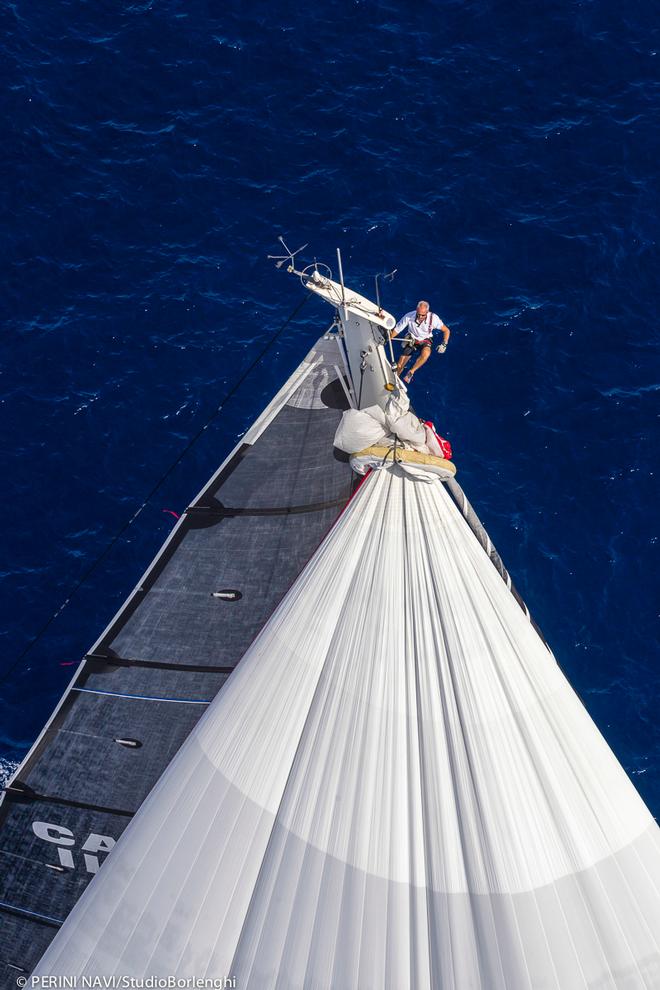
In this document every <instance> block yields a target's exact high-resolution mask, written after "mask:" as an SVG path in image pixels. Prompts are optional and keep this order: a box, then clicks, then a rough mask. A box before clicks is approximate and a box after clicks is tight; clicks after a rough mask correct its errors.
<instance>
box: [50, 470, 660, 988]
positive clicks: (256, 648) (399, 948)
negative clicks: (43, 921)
mask: <svg viewBox="0 0 660 990" xmlns="http://www.w3.org/2000/svg"><path fill="white" fill-rule="evenodd" d="M35 974H36V975H38V976H46V975H62V976H72V975H76V976H79V977H80V976H82V975H87V976H111V975H129V976H135V977H147V976H161V977H169V976H172V975H176V976H177V977H182V978H183V977H213V978H216V979H221V978H223V977H224V978H233V979H234V980H235V985H236V986H237V987H240V988H242V990H247V988H249V990H266V988H281V990H283V988H305V990H308V988H309V990H311V988H315V990H316V988H326V987H327V988H330V987H333V988H334V987H338V986H341V987H344V988H356V990H358V988H359V990H369V988H373V990H383V988H398V990H400V988H414V990H424V988H434V990H436V988H440V987H442V988H452V990H470V988H483V990H522V988H532V987H534V988H556V990H574V988H575V990H577V988H587V987H589V988H596V987H598V988H599V990H605V988H624V987H625V988H652V987H655V988H657V987H658V986H660V842H659V837H658V828H657V826H656V824H655V822H654V820H653V818H652V816H651V815H650V813H649V812H648V810H647V809H646V807H645V806H644V804H643V802H642V801H641V799H640V797H639V796H638V794H637V792H636V791H635V789H634V787H633V786H632V784H631V782H630V781H629V780H628V778H627V776H626V774H625V773H624V771H623V769H622V768H621V766H620V765H619V764H618V762H617V760H616V759H615V757H614V755H613V754H612V752H611V750H610V749H609V748H608V746H607V744H606V743H605V741H604V739H603V738H602V736H601V735H600V733H599V732H598V730H597V729H596V727H595V725H594V724H593V722H592V721H591V719H590V718H589V715H588V714H587V712H586V711H585V709H584V707H583V706H582V704H581V703H580V701H579V699H578V698H577V697H576V695H575V693H574V692H573V691H572V689H571V687H570V685H569V684H568V682H567V681H566V679H565V677H564V676H563V674H562V672H561V671H560V669H559V667H558V666H557V665H556V663H555V662H554V660H553V658H552V655H551V654H550V653H549V652H548V650H547V649H546V647H545V646H544V645H543V643H542V642H541V640H540V639H539V637H538V636H537V634H536V632H535V631H534V629H533V628H532V626H531V625H530V624H529V622H528V621H527V618H526V616H525V614H524V612H523V611H522V610H521V609H520V608H519V606H518V604H517V603H516V601H515V600H514V599H513V597H512V595H511V594H510V592H509V590H508V588H507V587H506V585H505V584H504V582H503V581H502V580H501V578H500V576H499V574H498V573H497V571H496V570H495V568H494V567H493V566H492V564H491V562H490V560H489V558H488V557H487V555H486V554H485V553H484V551H483V549H482V547H481V546H480V545H479V543H478V542H477V540H476V539H475V537H474V535H473V534H472V533H471V531H470V530H469V528H468V527H467V526H466V525H465V522H464V520H463V518H462V517H461V514H460V513H459V511H458V509H457V508H456V506H455V505H454V503H453V502H452V501H451V500H450V498H449V496H448V495H447V493H446V491H445V490H444V488H443V486H442V484H441V483H440V482H439V481H437V480H432V481H422V480H415V479H413V478H411V477H410V476H408V475H404V474H402V473H401V472H400V469H398V468H394V469H392V470H391V471H382V472H376V473H374V474H372V475H371V476H370V477H368V478H367V480H366V481H365V482H364V483H363V485H362V486H361V488H360V490H359V491H358V493H357V494H356V495H355V496H354V498H353V500H352V502H351V503H350V505H349V506H348V508H347V509H346V511H345V512H344V514H343V515H342V516H341V517H340V519H339V520H338V522H337V523H336V524H335V526H334V528H333V529H332V531H331V532H330V534H329V535H328V537H327V538H326V539H325V541H324V542H323V544H322V545H321V547H320V548H319V550H318V551H317V553H316V554H315V556H314V557H313V558H312V560H311V561H310V563H309V564H308V565H307V567H306V568H305V570H304V571H303V572H302V574H301V575H300V577H299V578H298V580H297V581H296V583H295V584H294V585H293V587H292V588H291V590H290V592H289V593H288V594H287V596H286V597H285V599H284V600H283V601H282V603H281V604H280V606H279V607H278V609H277V610H276V612H275V613H274V615H273V616H272V618H271V620H270V621H269V622H268V624H267V625H266V626H265V628H264V629H263V631H262V633H261V634H260V635H259V636H258V638H257V639H256V641H255V642H254V644H253V645H252V647H251V648H250V650H249V652H248V654H247V655H246V656H245V658H244V660H243V662H242V663H241V665H240V666H239V667H238V669H237V670H236V671H235V673H234V674H233V675H232V677H231V678H230V680H229V682H228V684H227V685H226V687H225V689H224V690H223V691H222V692H221V693H220V695H219V696H218V697H217V699H216V700H215V702H214V703H213V704H212V705H211V706H210V707H209V709H208V711H207V713H206V714H205V715H204V717H203V718H202V719H201V721H200V722H199V723H198V725H197V727H196V728H195V729H194V731H193V732H192V734H191V736H190V737H189V738H188V740H187V742H186V743H185V744H184V746H183V747H182V748H181V750H180V751H179V753H178V754H177V756H176V757H175V758H174V760H173V762H172V763H171V764H170V766H169V768H168V770H167V771H166V772H165V773H164V774H163V776H162V777H161V778H160V780H159V781H158V783H157V785H156V786H155V788H154V789H153V791H152V792H151V794H150V796H149V797H148V799H147V800H146V802H145V803H144V804H143V806H142V807H141V809H140V811H139V812H138V814H137V815H136V817H135V819H134V820H133V821H132V822H131V824H130V825H129V826H128V828H127V829H126V831H125V832H124V834H123V836H122V837H121V839H120V841H119V843H118V845H117V847H116V848H115V850H114V851H113V852H112V853H111V854H110V856H109V857H108V860H107V862H106V863H105V865H104V866H103V868H102V870H101V871H100V873H99V874H98V875H97V876H96V877H95V879H94V880H93V881H92V883H91V884H90V885H89V887H88V889H87V890H86V892H85V893H84V894H83V896H82V898H81V899H80V900H79V901H78V903H77V905H76V906H75V908H74V909H73V911H72V912H71V914H70V916H69V918H68V919H67V921H66V922H65V924H64V926H63V927H62V929H61V930H60V932H59V933H58V934H57V935H56V937H55V939H54V941H53V942H52V943H51V945H50V947H49V948H48V949H47V951H46V953H45V955H44V956H43V958H42V960H41V962H40V963H39V964H38V966H37V968H36V970H35ZM227 985H232V984H227Z"/></svg>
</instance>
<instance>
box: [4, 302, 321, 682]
mask: <svg viewBox="0 0 660 990" xmlns="http://www.w3.org/2000/svg"><path fill="white" fill-rule="evenodd" d="M311 295H312V293H311V292H308V293H307V295H306V296H305V297H304V299H303V300H302V301H301V302H299V303H298V305H297V306H296V307H295V308H294V310H293V311H292V312H291V314H290V315H289V316H288V317H287V318H286V320H285V321H284V323H283V324H282V326H281V327H280V328H279V329H278V330H276V331H275V333H274V334H273V335H272V336H271V337H270V338H269V339H268V340H267V341H266V343H265V344H264V346H263V347H262V349H261V350H260V351H259V353H258V354H257V356H256V357H255V359H254V360H253V361H252V363H251V364H250V365H248V367H247V368H246V369H245V371H244V372H243V374H242V375H241V376H240V377H239V378H238V380H237V381H236V382H234V384H233V385H232V387H231V388H230V389H229V391H228V392H227V394H226V395H225V396H224V398H223V399H222V401H221V402H220V404H219V405H218V406H216V408H215V409H214V411H213V412H212V413H211V415H210V416H209V418H208V419H207V420H206V422H205V423H203V425H202V426H201V427H200V428H199V430H198V431H197V433H195V435H194V436H193V437H192V438H191V439H190V440H189V441H188V443H187V444H186V446H185V447H184V448H183V450H182V451H181V453H180V454H179V455H178V456H177V458H176V460H174V461H172V463H171V464H170V466H169V467H168V468H167V469H166V470H165V471H164V472H163V474H161V476H160V478H159V479H158V481H157V482H156V484H155V485H154V486H153V488H152V489H151V491H150V492H149V494H148V495H147V496H146V498H145V499H144V501H143V502H142V503H141V504H140V505H139V506H138V508H137V509H136V510H135V512H134V513H133V515H132V516H131V517H130V519H129V520H128V521H127V522H125V523H124V524H123V526H122V527H121V528H120V529H119V530H118V531H117V533H115V535H114V536H113V537H112V538H111V539H110V541H109V542H108V544H107V545H106V546H105V547H104V549H103V550H102V551H101V553H100V554H99V555H98V557H96V558H95V559H94V560H93V561H92V563H91V564H90V565H89V567H87V568H86V570H85V571H84V572H83V574H82V576H81V577H80V578H79V580H78V581H77V582H76V584H74V586H73V588H72V589H71V591H70V592H69V594H68V595H67V597H66V598H65V599H64V601H63V602H62V604H61V605H60V606H59V608H57V609H56V610H55V611H54V612H53V613H52V614H51V615H50V616H49V618H48V619H47V620H46V621H45V622H44V624H43V625H42V626H41V627H40V628H39V629H38V630H37V632H36V633H35V635H34V636H33V637H32V639H31V640H30V642H29V643H28V644H27V646H26V647H25V649H24V650H23V651H22V652H21V653H20V654H19V655H18V657H17V658H16V659H15V660H14V662H13V663H11V664H10V665H9V666H8V667H7V669H6V670H5V671H3V672H2V674H0V684H4V683H5V681H6V680H7V678H8V677H9V676H10V674H12V673H13V672H14V670H15V669H16V668H17V667H18V665H19V664H20V663H22V662H23V660H24V659H25V657H26V656H27V655H28V653H30V651H31V650H32V649H34V647H35V646H36V645H37V643H38V642H39V640H40V639H41V638H42V636H43V635H44V634H45V633H46V631H47V630H48V629H49V628H50V626H51V625H52V623H53V622H54V621H55V619H56V618H57V617H58V615H60V613H61V612H63V611H64V609H65V608H66V607H67V605H68V604H69V602H70V601H71V599H72V598H73V597H74V595H76V594H77V592H78V591H79V590H80V588H82V586H83V584H84V583H85V581H87V579H88V578H89V576H90V575H91V574H92V573H93V571H95V570H96V568H97V567H98V566H99V564H100V563H101V561H102V560H104V559H105V558H106V557H107V555H108V554H109V553H110V551H111V550H112V549H113V547H114V546H115V545H116V544H117V543H118V542H119V540H120V539H121V538H122V536H123V535H124V533H125V532H126V531H127V530H128V529H129V527H130V526H132V524H133V523H134V522H135V520H136V519H137V517H138V516H139V515H140V513H141V512H142V510H143V509H144V508H146V506H147V505H148V504H149V502H150V501H151V499H152V498H153V497H154V495H155V494H156V492H157V491H158V490H159V488H160V487H161V485H162V484H163V482H164V481H166V480H167V478H169V476H170V475H171V474H172V472H173V471H174V469H175V468H177V467H178V466H179V464H180V463H181V461H182V460H183V458H184V457H185V456H186V454H187V453H188V451H189V450H190V449H191V448H192V447H193V446H194V445H195V444H196V443H197V441H198V440H199V438H200V437H201V436H202V435H203V434H204V432H205V431H206V430H207V429H208V428H209V426H210V425H211V423H212V422H213V421H214V419H215V418H216V416H217V415H218V414H219V413H220V411H221V410H222V409H224V407H225V406H226V405H227V402H228V401H229V399H231V398H232V396H233V395H234V394H235V393H236V392H237V391H238V389H239V388H240V387H241V385H242V384H243V382H244V381H245V379H246V378H247V377H248V375H250V374H251V373H252V372H253V371H254V369H255V368H256V367H257V365H258V364H259V362H260V361H262V360H263V358H264V357H265V356H266V354H267V352H268V351H269V350H270V348H271V347H272V346H273V344H274V343H275V341H276V340H277V339H278V337H279V336H280V334H282V333H283V332H284V330H285V329H286V328H287V327H288V325H289V323H291V321H292V320H294V319H295V318H296V316H297V315H298V313H299V312H300V311H301V309H302V308H303V306H304V305H305V303H306V302H307V300H308V299H309V298H310V296H311Z"/></svg>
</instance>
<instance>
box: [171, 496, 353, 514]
mask: <svg viewBox="0 0 660 990" xmlns="http://www.w3.org/2000/svg"><path fill="white" fill-rule="evenodd" d="M347 501H348V498H347V497H346V496H342V497H341V498H333V499H329V500H328V501H326V502H310V503H309V505H281V506H273V507H270V508H262V509H258V508H242V507H240V506H227V505H222V503H220V502H217V503H216V504H215V505H190V506H188V508H187V509H184V512H185V513H186V514H188V515H209V516H216V517H217V518H219V519H227V518H232V517H234V516H290V515H297V514H299V513H302V512H322V511H323V510H324V509H334V508H338V507H339V506H341V505H345V503H346V502H347Z"/></svg>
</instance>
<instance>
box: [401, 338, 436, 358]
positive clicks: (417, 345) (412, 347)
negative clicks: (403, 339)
mask: <svg viewBox="0 0 660 990" xmlns="http://www.w3.org/2000/svg"><path fill="white" fill-rule="evenodd" d="M423 347H433V341H432V340H431V338H430V337H427V338H426V340H416V341H415V342H414V343H413V344H406V346H405V347H404V348H403V350H402V351H401V353H402V354H406V355H408V354H414V353H415V351H421V350H422V348H423Z"/></svg>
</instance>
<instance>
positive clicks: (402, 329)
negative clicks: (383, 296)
mask: <svg viewBox="0 0 660 990" xmlns="http://www.w3.org/2000/svg"><path fill="white" fill-rule="evenodd" d="M443 327H444V323H443V322H442V320H441V319H440V317H439V316H436V314H435V313H430V312H429V313H427V314H426V316H425V317H424V319H423V320H422V322H421V323H418V322H417V312H416V310H414V309H413V310H412V312H410V313H406V315H405V316H402V317H401V319H400V320H399V322H398V323H397V325H396V326H395V328H394V331H395V333H397V334H399V333H405V334H406V335H407V336H408V337H412V338H413V340H427V339H428V338H429V337H431V335H432V334H433V331H434V330H442V328H443Z"/></svg>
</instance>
